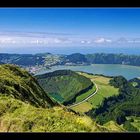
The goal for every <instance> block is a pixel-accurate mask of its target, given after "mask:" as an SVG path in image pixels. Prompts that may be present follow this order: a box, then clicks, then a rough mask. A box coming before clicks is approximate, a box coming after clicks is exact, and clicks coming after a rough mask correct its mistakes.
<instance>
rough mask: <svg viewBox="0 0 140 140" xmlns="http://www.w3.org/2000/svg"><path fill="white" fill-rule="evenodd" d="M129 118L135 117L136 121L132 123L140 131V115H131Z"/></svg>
mask: <svg viewBox="0 0 140 140" xmlns="http://www.w3.org/2000/svg"><path fill="white" fill-rule="evenodd" d="M127 119H128V120H129V119H133V120H134V122H131V124H132V125H133V126H134V127H136V128H137V129H138V130H139V131H140V117H135V116H129V117H127Z"/></svg>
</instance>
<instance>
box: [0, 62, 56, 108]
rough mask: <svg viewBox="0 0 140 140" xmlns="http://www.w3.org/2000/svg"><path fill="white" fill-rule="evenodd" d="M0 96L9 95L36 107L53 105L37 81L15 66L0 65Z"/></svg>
mask: <svg viewBox="0 0 140 140" xmlns="http://www.w3.org/2000/svg"><path fill="white" fill-rule="evenodd" d="M0 94H2V95H9V96H11V97H14V98H16V99H19V100H21V101H24V102H28V103H30V104H32V105H35V106H37V107H39V106H42V107H50V106H53V105H54V103H53V102H52V100H51V99H50V98H49V97H48V95H47V93H46V92H44V90H43V89H42V88H41V87H40V86H39V84H38V82H37V80H36V79H35V78H34V77H32V76H31V75H30V74H29V73H28V72H27V71H25V70H23V69H20V68H19V67H17V66H15V65H8V64H6V65H0Z"/></svg>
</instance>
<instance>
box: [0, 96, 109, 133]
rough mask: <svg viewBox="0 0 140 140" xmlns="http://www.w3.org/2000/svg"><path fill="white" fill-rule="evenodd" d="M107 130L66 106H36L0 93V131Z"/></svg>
mask: <svg viewBox="0 0 140 140" xmlns="http://www.w3.org/2000/svg"><path fill="white" fill-rule="evenodd" d="M102 131H103V132H104V131H106V132H108V131H109V130H108V129H107V128H106V127H104V126H100V125H98V124H96V123H95V122H94V121H93V120H92V119H90V118H89V117H87V116H79V115H76V114H74V113H73V112H69V111H67V109H66V108H62V107H58V106H56V107H53V108H49V109H48V108H40V107H39V108H36V107H35V106H32V105H30V104H27V103H24V102H22V101H20V100H17V99H14V98H12V97H10V96H4V95H0V132H102Z"/></svg>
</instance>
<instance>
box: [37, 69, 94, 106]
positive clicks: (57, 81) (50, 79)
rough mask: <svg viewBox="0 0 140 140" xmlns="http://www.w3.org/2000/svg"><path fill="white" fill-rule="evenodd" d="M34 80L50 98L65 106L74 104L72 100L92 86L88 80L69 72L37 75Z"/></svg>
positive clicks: (60, 71) (59, 71) (58, 71)
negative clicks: (36, 80)
mask: <svg viewBox="0 0 140 140" xmlns="http://www.w3.org/2000/svg"><path fill="white" fill-rule="evenodd" d="M36 78H37V79H38V82H39V84H40V86H42V88H43V89H44V90H45V91H47V92H48V93H49V95H50V96H51V97H53V98H55V99H56V100H57V101H59V102H61V103H64V104H65V105H66V104H67V103H71V102H74V100H73V99H76V96H78V95H80V94H83V93H84V92H86V91H88V90H89V89H91V88H92V86H93V83H92V82H91V81H90V79H88V78H86V77H84V76H82V75H79V74H77V73H76V72H73V71H71V70H57V71H54V72H51V73H46V74H42V75H37V76H36ZM70 101H71V102H70Z"/></svg>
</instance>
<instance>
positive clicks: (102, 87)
mask: <svg viewBox="0 0 140 140" xmlns="http://www.w3.org/2000/svg"><path fill="white" fill-rule="evenodd" d="M78 73H79V74H81V75H83V76H85V77H87V78H90V79H91V81H92V82H95V83H96V85H97V87H98V92H97V93H96V94H95V95H94V96H93V97H91V98H90V99H89V100H88V101H87V102H86V103H82V104H80V105H77V106H75V107H73V108H72V109H73V110H75V111H79V112H84V111H85V112H87V111H89V110H90V109H91V106H92V108H97V107H98V106H99V105H100V104H101V103H102V101H103V100H104V98H108V97H110V96H113V95H118V88H114V87H113V86H111V85H109V80H110V79H111V78H108V77H105V76H98V75H89V74H87V73H82V72H78ZM86 107H87V109H84V108H86ZM82 108H83V109H82Z"/></svg>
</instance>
